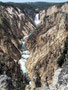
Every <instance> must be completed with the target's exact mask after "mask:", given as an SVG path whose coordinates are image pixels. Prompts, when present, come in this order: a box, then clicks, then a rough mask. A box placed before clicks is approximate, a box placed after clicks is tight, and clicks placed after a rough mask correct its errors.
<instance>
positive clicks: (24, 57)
mask: <svg viewBox="0 0 68 90" xmlns="http://www.w3.org/2000/svg"><path fill="white" fill-rule="evenodd" d="M34 22H35V25H36V26H38V25H40V23H41V21H40V19H39V14H36V16H35V20H34ZM32 33H33V31H32V32H31V33H30V34H29V35H26V36H24V37H23V38H22V39H21V42H22V51H23V54H22V56H21V59H20V60H19V62H18V63H19V65H20V68H21V70H22V74H23V75H24V76H25V78H26V79H27V80H28V81H29V82H30V79H29V78H28V75H27V68H26V62H27V60H28V58H29V56H30V52H29V50H27V48H26V42H25V40H26V39H27V38H28V37H29V36H30V35H31V34H32Z"/></svg>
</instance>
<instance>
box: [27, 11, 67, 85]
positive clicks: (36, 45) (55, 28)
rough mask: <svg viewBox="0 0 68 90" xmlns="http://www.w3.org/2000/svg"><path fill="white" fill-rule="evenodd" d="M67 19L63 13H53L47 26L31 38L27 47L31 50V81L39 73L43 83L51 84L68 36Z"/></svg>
mask: <svg viewBox="0 0 68 90" xmlns="http://www.w3.org/2000/svg"><path fill="white" fill-rule="evenodd" d="M67 17H68V14H66V13H63V12H56V13H53V14H52V15H50V16H49V17H48V18H47V19H46V22H45V25H44V26H41V27H40V29H38V30H37V31H35V32H34V33H33V34H32V35H31V36H30V37H29V39H28V41H27V43H28V45H27V47H28V48H29V49H30V58H29V60H28V62H27V69H28V75H29V77H30V78H31V80H32V79H33V77H34V76H35V73H36V72H39V76H40V77H41V82H44V81H45V80H46V81H47V82H48V83H49V84H50V83H51V80H52V78H53V75H54V72H55V70H56V69H57V68H58V65H57V60H58V58H59V57H60V55H61V52H62V50H63V47H64V42H65V40H66V37H67V35H68V32H67V30H68V28H67V26H68V25H67V21H68V18H67Z"/></svg>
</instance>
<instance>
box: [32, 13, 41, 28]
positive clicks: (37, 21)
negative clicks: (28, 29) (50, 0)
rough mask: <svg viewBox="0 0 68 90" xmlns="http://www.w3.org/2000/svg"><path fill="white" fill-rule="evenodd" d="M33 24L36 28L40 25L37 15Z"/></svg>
mask: <svg viewBox="0 0 68 90" xmlns="http://www.w3.org/2000/svg"><path fill="white" fill-rule="evenodd" d="M34 23H35V25H36V26H38V25H40V23H41V21H40V16H39V14H36V16H35V20H34Z"/></svg>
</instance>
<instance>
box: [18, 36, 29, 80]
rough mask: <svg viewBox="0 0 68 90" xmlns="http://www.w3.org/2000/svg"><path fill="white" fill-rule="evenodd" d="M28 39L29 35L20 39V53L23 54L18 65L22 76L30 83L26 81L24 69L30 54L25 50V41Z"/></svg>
mask: <svg viewBox="0 0 68 90" xmlns="http://www.w3.org/2000/svg"><path fill="white" fill-rule="evenodd" d="M28 37H29V35H26V36H24V37H23V38H22V39H21V42H22V51H23V54H22V56H21V59H20V60H19V62H18V64H20V68H21V70H22V74H23V75H24V76H25V78H26V79H27V80H28V81H30V80H29V79H28V75H27V68H26V62H27V60H28V58H29V56H30V52H29V50H27V48H26V42H25V40H26V39H27V38H28Z"/></svg>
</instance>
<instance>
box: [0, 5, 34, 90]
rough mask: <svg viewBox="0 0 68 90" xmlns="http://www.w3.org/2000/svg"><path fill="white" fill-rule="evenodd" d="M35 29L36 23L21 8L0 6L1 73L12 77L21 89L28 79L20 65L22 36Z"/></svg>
mask: <svg viewBox="0 0 68 90" xmlns="http://www.w3.org/2000/svg"><path fill="white" fill-rule="evenodd" d="M33 29H35V27H34V25H33V24H32V23H31V21H29V19H28V18H27V17H26V16H25V14H24V13H23V12H22V11H21V10H20V9H19V8H17V7H16V8H14V7H11V6H9V7H8V6H7V7H5V6H0V75H2V74H6V75H8V76H9V77H11V78H12V80H14V83H15V85H16V87H17V89H18V88H20V90H21V87H22V88H23V87H24V86H25V85H24V84H23V83H24V82H25V81H26V80H25V78H24V77H22V75H21V71H20V67H19V65H18V60H19V59H20V57H21V54H22V51H21V38H22V37H23V36H24V35H27V34H28V33H30V32H31V31H32V30H33ZM19 81H20V82H19ZM19 83H20V84H19Z"/></svg>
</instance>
